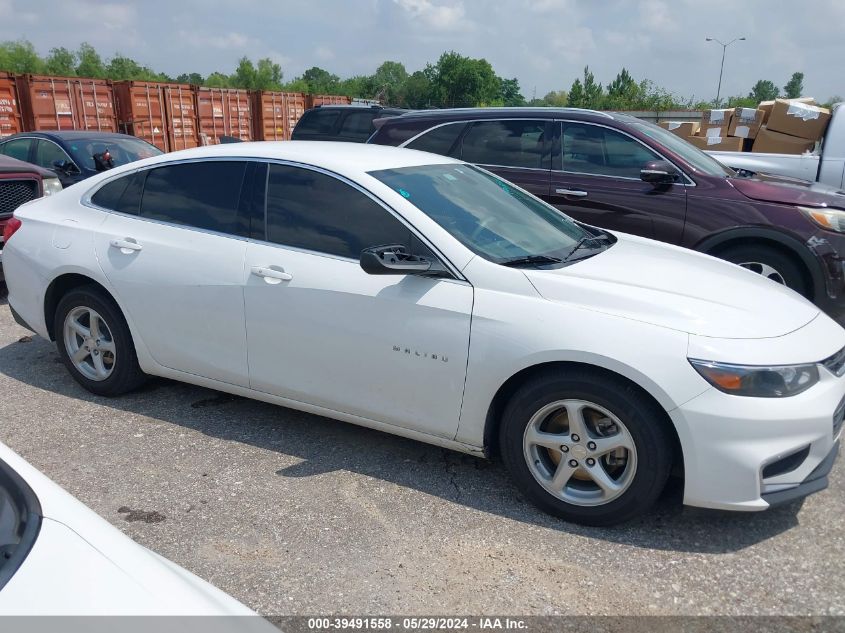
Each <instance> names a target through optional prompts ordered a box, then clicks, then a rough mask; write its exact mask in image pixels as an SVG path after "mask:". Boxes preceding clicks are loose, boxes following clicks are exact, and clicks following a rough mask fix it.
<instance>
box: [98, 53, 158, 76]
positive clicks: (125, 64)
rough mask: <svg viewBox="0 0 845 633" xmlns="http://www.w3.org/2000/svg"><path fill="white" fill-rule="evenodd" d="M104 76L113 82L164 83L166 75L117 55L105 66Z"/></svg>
mask: <svg viewBox="0 0 845 633" xmlns="http://www.w3.org/2000/svg"><path fill="white" fill-rule="evenodd" d="M104 72H105V76H106V77H108V78H109V79H113V80H114V81H122V80H127V79H131V80H135V81H166V80H168V79H169V77H167V76H166V75H162V74H160V73H157V72H155V71H154V70H152V69H150V68H148V67H147V66H141V65H140V64H139V63H138V62H136V61H135V60H134V59H131V58H129V57H126V56H125V55H121V54H120V53H118V54H117V55H115V56H114V57H112V58H111V59H110V60H109V63H108V64H106V68H105V71H104Z"/></svg>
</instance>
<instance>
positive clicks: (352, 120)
mask: <svg viewBox="0 0 845 633" xmlns="http://www.w3.org/2000/svg"><path fill="white" fill-rule="evenodd" d="M377 116H378V114H377V113H376V112H373V111H372V110H369V111H362V112H350V113H349V114H347V115H346V118H345V119H344V120H343V123H342V124H341V126H340V131H339V132H338V135H339V136H342V137H344V138H350V139H355V140H358V141H361V142H362V143H363V142H364V141H366V140H367V139H368V138H370V135H371V134H372V133H373V119H375V118H376V117H377Z"/></svg>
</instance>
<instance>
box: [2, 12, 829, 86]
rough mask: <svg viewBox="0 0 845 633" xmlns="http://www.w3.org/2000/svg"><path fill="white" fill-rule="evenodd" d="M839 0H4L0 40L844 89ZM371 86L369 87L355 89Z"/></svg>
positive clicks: (109, 50)
mask: <svg viewBox="0 0 845 633" xmlns="http://www.w3.org/2000/svg"><path fill="white" fill-rule="evenodd" d="M843 26H845V0H804V1H803V2H790V1H787V0H743V1H742V2H737V1H736V0H704V1H702V0H671V1H668V0H639V1H623V0H494V1H491V2H485V1H483V0H453V1H447V0H307V1H300V0H228V1H223V0H168V1H162V0H124V1H123V2H97V1H95V0H51V1H48V0H0V40H14V39H19V38H24V39H28V40H29V41H31V42H32V43H33V44H34V45H35V47H36V49H37V50H38V52H39V53H41V54H42V55H44V54H46V53H47V52H48V51H49V49H50V48H53V47H57V46H64V47H67V48H71V49H75V48H76V47H77V46H78V45H79V44H80V43H81V42H83V41H87V42H90V43H91V44H93V45H94V46H95V47H96V48H97V49H98V51H99V52H100V54H101V55H103V56H104V57H106V58H108V57H111V56H112V55H114V54H115V53H121V54H123V55H126V56H128V57H131V58H133V59H135V60H136V61H138V62H139V63H141V64H143V65H146V66H150V67H151V68H153V69H154V70H158V71H161V72H165V73H167V74H169V75H171V76H175V75H178V74H180V73H182V72H199V73H201V74H203V75H207V74H209V73H210V72H212V71H216V70H217V71H221V72H225V73H231V72H233V71H234V68H235V66H236V64H237V60H238V59H239V58H240V57H242V56H244V55H246V56H248V57H250V58H251V59H254V60H257V59H258V58H261V57H270V58H272V59H273V60H274V61H276V62H278V63H279V64H280V65H281V67H282V71H283V73H284V77H285V79H286V80H288V79H293V78H294V77H295V76H297V75H299V74H301V73H302V72H303V71H304V70H305V69H307V68H310V67H311V66H320V67H322V68H325V69H326V70H329V71H330V72H332V73H335V74H337V75H339V76H341V77H348V76H352V75H357V74H371V73H372V72H373V71H374V70H375V69H376V67H377V66H378V65H379V64H380V63H381V62H383V61H385V60H394V61H399V62H402V63H403V64H405V67H406V68H407V69H408V71H409V72H413V71H414V70H419V69H422V68H423V67H424V66H425V64H426V63H427V62H435V61H436V60H437V58H438V57H439V56H440V54H441V53H442V52H444V51H447V50H454V51H457V52H459V53H461V54H463V55H468V56H471V57H483V58H486V59H487V60H488V61H489V62H490V63H491V64H492V65H493V68H494V70H495V71H496V73H497V74H499V75H500V76H502V77H508V78H510V77H516V78H517V79H518V80H519V83H520V86H521V88H522V93H523V95H525V96H526V97H527V98H529V99H530V98H531V97H532V96H534V95H535V94H536V96H542V95H544V94H546V93H547V92H549V91H550V90H559V89H564V90H568V88H569V86H570V85H571V84H572V81H573V80H574V79H575V78H576V77H578V76H580V75H581V73H582V71H583V68H584V66H585V65H589V66H590V69H591V70H592V71H593V72H594V74H595V76H596V79H597V80H598V81H600V82H602V83H603V84H605V85H606V84H607V83H609V82H610V81H612V80H613V78H614V77H615V76H616V74H617V73H618V72H619V70H620V69H621V68H622V67H623V66H624V67H626V68H628V70H629V72H631V74H632V75H633V76H634V78H635V79H637V80H640V79H650V80H651V81H653V82H654V83H655V84H657V85H658V86H661V87H663V88H665V89H667V90H669V91H670V92H672V93H674V94H676V95H678V96H681V97H694V98H696V99H712V98H714V97H715V96H716V95H715V93H716V86H717V82H718V79H719V65H720V61H721V55H722V47H721V46H719V45H718V44H716V43H715V42H707V41H705V38H706V37H713V38H718V39H720V40H722V41H723V42H728V41H730V40H732V39H733V38H736V37H741V36H744V37H745V38H746V41H739V42H736V43H734V44H733V45H731V46H730V47H729V48H728V49H727V57H726V61H725V70H724V78H723V80H722V97H725V96H726V95H736V94H747V93H748V92H749V90H750V89H751V86H752V85H753V84H754V83H755V82H756V81H757V80H758V79H770V80H772V81H773V82H774V83H775V84H776V85H777V86H780V87H782V86H783V85H784V84H785V83H786V82H787V81H788V79H789V77H790V75H791V74H792V73H793V72H794V71H801V72H803V73H804V74H805V79H804V88H805V90H804V93H805V95H808V96H813V97H816V98H817V99H819V100H821V101H825V100H827V99H828V98H830V97H831V96H834V95H841V96H845V68H844V67H843V65H845V64H843V62H845V43H843V42H845V39H843V37H842V28H843ZM362 96H367V95H362Z"/></svg>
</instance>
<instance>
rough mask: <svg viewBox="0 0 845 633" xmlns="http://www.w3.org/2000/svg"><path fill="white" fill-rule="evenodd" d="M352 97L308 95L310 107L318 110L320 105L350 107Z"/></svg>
mask: <svg viewBox="0 0 845 633" xmlns="http://www.w3.org/2000/svg"><path fill="white" fill-rule="evenodd" d="M351 103H352V97H344V96H343V95H308V107H309V108H316V107H317V106H318V105H349V104H351Z"/></svg>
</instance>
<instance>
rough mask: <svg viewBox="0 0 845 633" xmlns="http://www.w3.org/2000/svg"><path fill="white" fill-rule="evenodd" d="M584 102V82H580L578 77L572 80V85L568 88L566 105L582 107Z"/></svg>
mask: <svg viewBox="0 0 845 633" xmlns="http://www.w3.org/2000/svg"><path fill="white" fill-rule="evenodd" d="M585 104H586V99H585V96H584V84H582V83H581V80H580V79H576V80H575V81H573V82H572V87H571V88H570V89H569V96H568V97H567V99H566V105H567V106H569V107H570V108H583V107H585Z"/></svg>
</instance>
